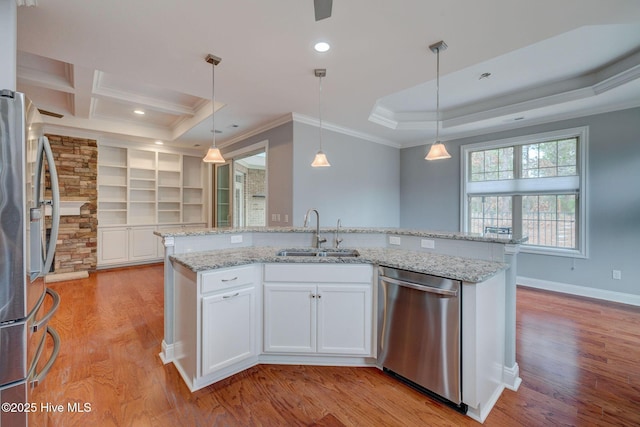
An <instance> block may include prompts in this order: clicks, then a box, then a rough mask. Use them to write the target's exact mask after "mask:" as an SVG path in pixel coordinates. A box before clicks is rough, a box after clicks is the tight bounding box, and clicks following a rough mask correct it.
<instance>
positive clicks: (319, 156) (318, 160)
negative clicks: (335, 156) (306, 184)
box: [311, 150, 331, 168]
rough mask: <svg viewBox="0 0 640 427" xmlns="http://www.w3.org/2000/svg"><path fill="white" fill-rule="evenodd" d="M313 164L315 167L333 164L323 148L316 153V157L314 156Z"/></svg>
mask: <svg viewBox="0 0 640 427" xmlns="http://www.w3.org/2000/svg"><path fill="white" fill-rule="evenodd" d="M311 166H313V167H314V168H326V167H329V166H331V164H330V163H329V160H327V155H326V154H324V153H323V152H322V150H319V151H318V152H317V153H316V157H314V159H313V162H312V163H311Z"/></svg>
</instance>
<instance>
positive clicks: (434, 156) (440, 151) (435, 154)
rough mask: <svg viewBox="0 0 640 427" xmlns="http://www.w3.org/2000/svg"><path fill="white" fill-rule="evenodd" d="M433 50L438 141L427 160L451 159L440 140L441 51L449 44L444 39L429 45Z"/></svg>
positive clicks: (433, 145) (432, 147)
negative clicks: (435, 58) (434, 55)
mask: <svg viewBox="0 0 640 427" xmlns="http://www.w3.org/2000/svg"><path fill="white" fill-rule="evenodd" d="M429 49H431V52H433V53H435V54H436V57H437V58H438V59H437V61H436V142H434V143H433V144H432V145H431V148H430V149H429V153H428V154H427V156H426V157H425V159H426V160H441V159H450V158H451V154H449V152H447V148H446V147H445V146H444V144H443V143H442V142H440V51H443V50H446V49H447V44H446V43H445V42H443V41H439V42H438V43H434V44H432V45H431V46H429Z"/></svg>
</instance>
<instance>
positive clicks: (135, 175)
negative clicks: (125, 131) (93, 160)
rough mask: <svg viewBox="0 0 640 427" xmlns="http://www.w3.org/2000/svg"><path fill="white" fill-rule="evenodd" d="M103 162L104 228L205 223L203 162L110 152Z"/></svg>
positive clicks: (174, 156) (101, 207) (173, 155)
mask: <svg viewBox="0 0 640 427" xmlns="http://www.w3.org/2000/svg"><path fill="white" fill-rule="evenodd" d="M98 156H99V160H98V222H99V225H101V226H104V225H138V224H182V223H203V222H206V220H205V199H206V194H205V189H204V187H205V186H204V182H205V180H204V174H205V171H206V169H205V168H204V166H203V164H202V159H200V157H196V156H190V155H186V154H179V153H165V152H156V151H150V150H140V149H132V148H124V147H111V146H101V147H100V148H99V154H98Z"/></svg>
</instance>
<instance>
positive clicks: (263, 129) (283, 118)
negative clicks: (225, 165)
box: [218, 113, 293, 148]
mask: <svg viewBox="0 0 640 427" xmlns="http://www.w3.org/2000/svg"><path fill="white" fill-rule="evenodd" d="M292 121H293V115H292V114H291V113H287V114H285V115H283V116H280V117H278V118H277V119H275V120H274V121H272V122H269V123H267V124H265V125H263V126H260V127H257V128H255V129H253V130H250V131H249V132H245V133H242V134H240V135H238V136H235V137H233V138H231V139H228V140H226V141H224V142H222V143H218V148H224V147H228V146H230V145H233V144H235V143H236V142H240V141H244V140H245V139H248V138H251V137H252V136H255V135H258V134H260V133H262V132H266V131H268V130H271V129H273V128H277V127H278V126H281V125H283V124H285V123H289V122H292Z"/></svg>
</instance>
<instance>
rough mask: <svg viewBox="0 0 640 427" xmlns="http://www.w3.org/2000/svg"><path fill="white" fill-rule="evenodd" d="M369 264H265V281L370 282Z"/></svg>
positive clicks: (371, 277)
mask: <svg viewBox="0 0 640 427" xmlns="http://www.w3.org/2000/svg"><path fill="white" fill-rule="evenodd" d="M372 280H373V267H372V266H371V265H370V264H350V265H344V264H330V263H326V264H324V263H323V264H265V266H264V281H265V282H305V283H370V282H371V281H372Z"/></svg>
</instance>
